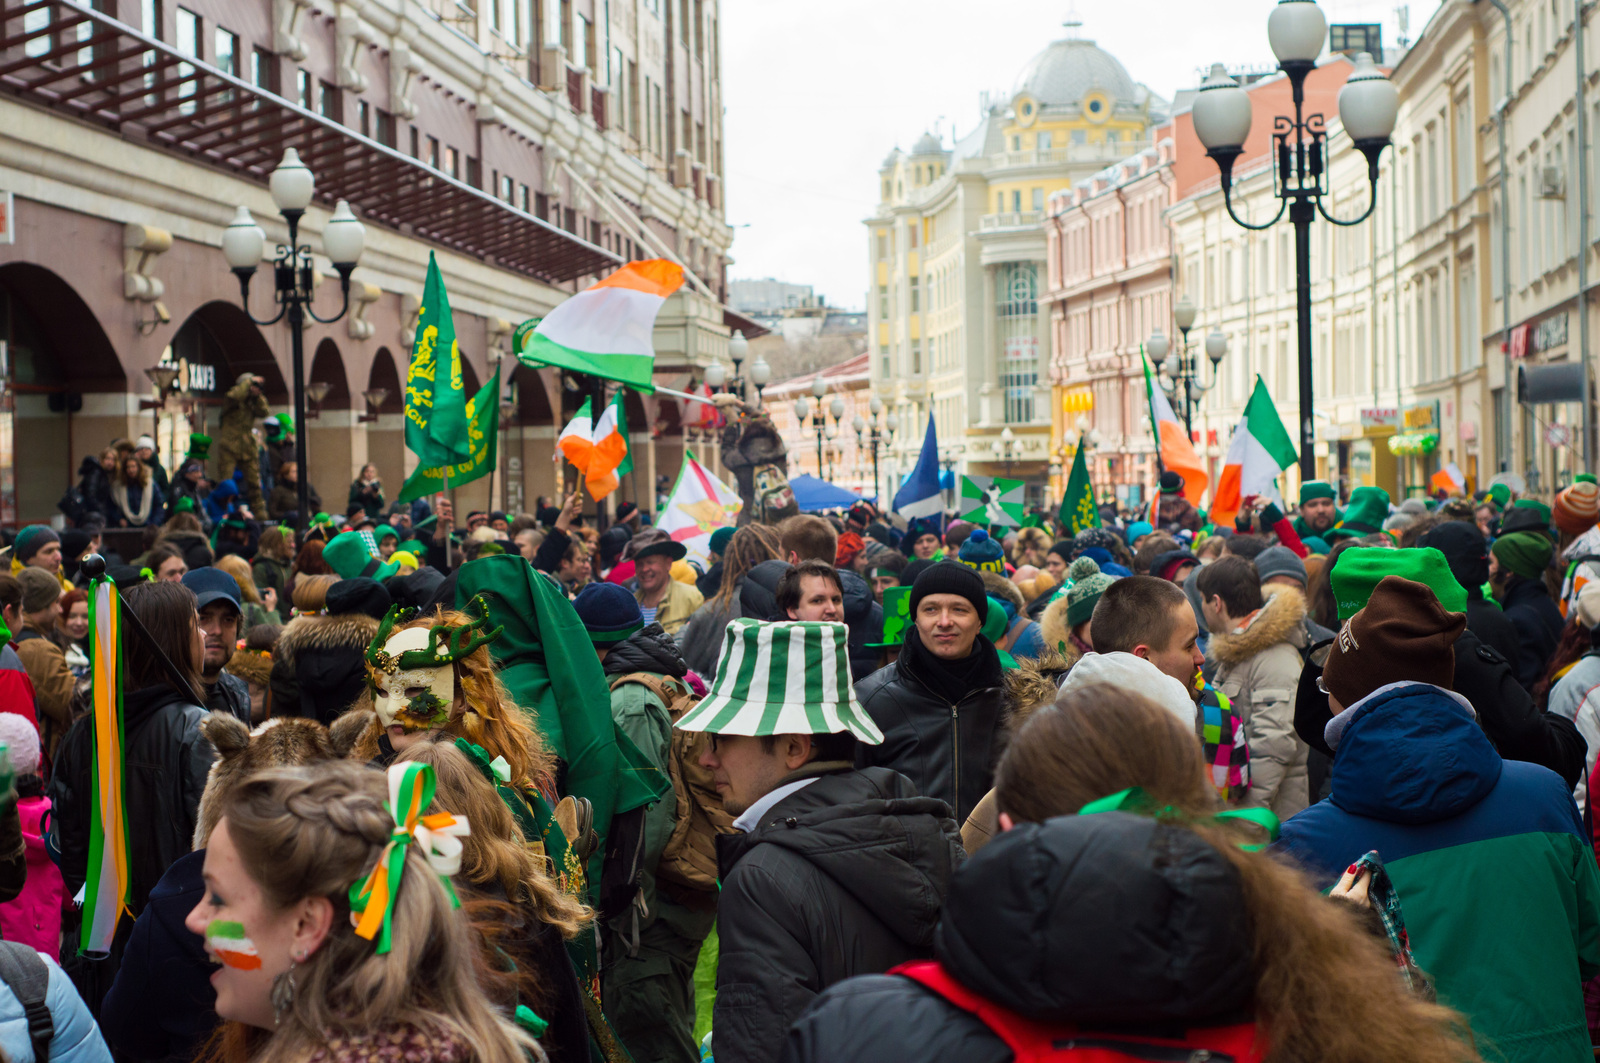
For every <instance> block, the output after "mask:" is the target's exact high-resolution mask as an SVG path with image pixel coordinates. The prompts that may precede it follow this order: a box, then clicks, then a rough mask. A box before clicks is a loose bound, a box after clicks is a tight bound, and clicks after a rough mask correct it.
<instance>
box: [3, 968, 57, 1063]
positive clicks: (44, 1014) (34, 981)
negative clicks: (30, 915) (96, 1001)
mask: <svg viewBox="0 0 1600 1063" xmlns="http://www.w3.org/2000/svg"><path fill="white" fill-rule="evenodd" d="M0 981H4V982H5V984H6V986H7V987H8V988H9V989H10V990H11V992H12V993H14V994H15V995H16V998H17V1002H18V1003H19V1004H21V1005H22V1011H23V1013H24V1014H25V1015H26V1016H27V1017H28V1040H30V1041H32V1042H33V1058H34V1060H35V1061H36V1063H50V1042H51V1041H52V1040H54V1039H55V1036H56V1022H55V1018H54V1017H53V1016H52V1015H51V1014H50V1005H49V1004H48V1003H47V1002H46V999H47V997H48V996H49V993H50V968H49V966H48V965H46V963H45V962H44V960H42V959H40V958H39V954H38V953H37V952H35V951H34V950H33V949H31V948H29V947H28V946H26V945H23V944H20V943H19V942H15V941H0Z"/></svg>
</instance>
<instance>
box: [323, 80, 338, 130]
mask: <svg viewBox="0 0 1600 1063" xmlns="http://www.w3.org/2000/svg"><path fill="white" fill-rule="evenodd" d="M341 112H342V108H340V106H339V89H338V87H337V86H334V85H330V84H329V83H328V82H326V81H323V82H319V83H318V85H317V113H318V114H320V115H322V117H324V118H331V119H333V120H334V121H335V122H338V121H342V120H343V114H342V113H341Z"/></svg>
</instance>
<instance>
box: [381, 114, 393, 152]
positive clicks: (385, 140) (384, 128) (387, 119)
mask: <svg viewBox="0 0 1600 1063" xmlns="http://www.w3.org/2000/svg"><path fill="white" fill-rule="evenodd" d="M377 134H378V137H377V139H378V143H379V144H382V145H383V146H385V147H389V148H392V147H394V146H395V142H394V115H392V114H390V113H389V112H388V111H385V110H381V109H380V110H379V111H378V121H377Z"/></svg>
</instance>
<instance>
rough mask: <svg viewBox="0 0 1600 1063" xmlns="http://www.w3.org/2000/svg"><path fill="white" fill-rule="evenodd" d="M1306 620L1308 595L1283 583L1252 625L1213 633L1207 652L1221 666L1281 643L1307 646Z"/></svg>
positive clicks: (1250, 656)
mask: <svg viewBox="0 0 1600 1063" xmlns="http://www.w3.org/2000/svg"><path fill="white" fill-rule="evenodd" d="M1305 619H1306V598H1305V595H1304V594H1301V593H1300V592H1299V591H1298V590H1296V589H1295V588H1293V587H1282V586H1280V587H1278V588H1277V589H1276V593H1275V594H1273V596H1272V597H1271V598H1268V599H1267V603H1266V604H1265V605H1263V606H1262V607H1261V609H1260V611H1259V612H1257V613H1256V615H1255V618H1254V619H1253V620H1251V621H1250V626H1249V627H1247V628H1245V629H1244V630H1243V631H1240V632H1236V633H1228V634H1224V633H1222V632H1213V633H1212V635H1211V642H1210V643H1209V644H1208V645H1207V647H1206V652H1207V653H1208V654H1209V655H1210V657H1211V659H1212V660H1214V661H1216V663H1217V664H1218V665H1220V666H1221V667H1223V668H1232V667H1235V666H1237V665H1240V664H1243V663H1244V662H1245V661H1248V660H1249V659H1250V658H1252V657H1254V656H1255V655H1256V654H1258V653H1261V652H1262V651H1263V650H1269V649H1271V648H1272V647H1274V646H1276V645H1277V644H1278V643H1280V642H1288V643H1292V644H1293V645H1295V646H1304V645H1305V641H1306V629H1305Z"/></svg>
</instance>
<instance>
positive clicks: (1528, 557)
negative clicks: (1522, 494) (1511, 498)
mask: <svg viewBox="0 0 1600 1063" xmlns="http://www.w3.org/2000/svg"><path fill="white" fill-rule="evenodd" d="M1518 504H1519V505H1520V504H1521V503H1518ZM1489 552H1490V553H1492V554H1494V556H1495V560H1497V561H1499V562H1500V566H1501V567H1502V568H1508V569H1510V570H1511V571H1512V572H1515V573H1516V574H1517V575H1519V576H1521V577H1523V578H1524V579H1538V578H1539V576H1540V574H1541V573H1543V572H1544V568H1545V566H1546V565H1548V564H1549V563H1550V555H1551V554H1552V553H1554V552H1555V543H1552V542H1551V541H1550V536H1548V535H1546V534H1544V533H1543V532H1537V531H1514V532H1505V533H1503V534H1502V535H1501V536H1500V537H1499V538H1498V539H1496V540H1495V541H1494V545H1493V546H1491V547H1489Z"/></svg>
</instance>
